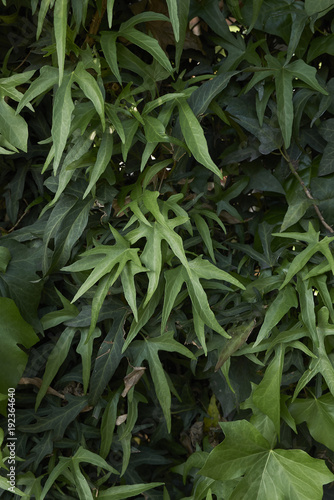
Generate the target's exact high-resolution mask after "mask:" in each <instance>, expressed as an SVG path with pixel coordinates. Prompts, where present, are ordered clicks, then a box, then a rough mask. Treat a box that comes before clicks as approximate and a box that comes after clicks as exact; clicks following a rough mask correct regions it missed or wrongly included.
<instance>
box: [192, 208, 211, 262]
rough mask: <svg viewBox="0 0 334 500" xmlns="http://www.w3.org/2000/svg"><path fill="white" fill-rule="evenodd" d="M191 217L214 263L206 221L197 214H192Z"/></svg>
mask: <svg viewBox="0 0 334 500" xmlns="http://www.w3.org/2000/svg"><path fill="white" fill-rule="evenodd" d="M192 218H193V220H194V222H195V225H196V227H197V231H198V232H199V234H200V235H201V237H202V240H203V242H204V244H205V246H206V248H207V250H208V252H209V255H210V257H211V259H212V261H213V262H214V263H216V259H215V255H214V251H213V244H212V238H211V234H210V229H209V228H208V225H207V223H206V222H205V220H204V219H203V217H201V216H200V215H199V214H194V215H193V216H192Z"/></svg>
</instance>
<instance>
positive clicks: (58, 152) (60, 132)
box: [51, 74, 74, 173]
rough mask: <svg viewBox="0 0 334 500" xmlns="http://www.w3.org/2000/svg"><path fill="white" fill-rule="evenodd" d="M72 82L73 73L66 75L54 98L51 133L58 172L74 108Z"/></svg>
mask: <svg viewBox="0 0 334 500" xmlns="http://www.w3.org/2000/svg"><path fill="white" fill-rule="evenodd" d="M72 83H73V74H70V75H66V76H65V77H64V78H63V79H62V83H61V85H60V87H59V88H58V89H57V91H56V95H55V98H54V105H53V115H52V129H51V134H52V139H53V144H54V148H55V149H54V162H53V169H54V172H55V173H56V172H57V169H58V166H59V163H60V160H61V156H62V154H63V152H64V149H65V146H66V142H67V138H68V136H69V132H70V128H71V119H72V111H73V109H74V104H73V101H72V92H71V87H72Z"/></svg>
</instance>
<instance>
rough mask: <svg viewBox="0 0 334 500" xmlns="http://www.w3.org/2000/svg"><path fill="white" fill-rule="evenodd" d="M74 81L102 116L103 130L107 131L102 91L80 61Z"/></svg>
mask: <svg viewBox="0 0 334 500" xmlns="http://www.w3.org/2000/svg"><path fill="white" fill-rule="evenodd" d="M73 78H74V80H75V81H76V82H77V83H78V85H79V87H80V88H81V90H82V92H83V93H84V95H85V96H86V97H87V99H89V100H90V101H91V102H92V103H93V105H94V107H95V109H96V112H97V114H98V115H99V116H100V119H101V123H102V128H103V130H104V129H105V117H104V99H103V96H102V93H101V90H100V88H99V86H98V84H97V81H96V80H95V78H94V77H93V76H92V75H91V74H90V73H88V71H86V70H85V68H84V65H83V63H82V62H81V61H80V62H79V63H78V64H77V67H76V68H75V71H74V74H73Z"/></svg>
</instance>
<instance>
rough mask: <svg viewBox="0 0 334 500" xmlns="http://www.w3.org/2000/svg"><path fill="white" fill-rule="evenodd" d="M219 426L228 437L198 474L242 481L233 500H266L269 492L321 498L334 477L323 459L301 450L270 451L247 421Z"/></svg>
mask: <svg viewBox="0 0 334 500" xmlns="http://www.w3.org/2000/svg"><path fill="white" fill-rule="evenodd" d="M220 425H221V427H222V429H223V431H224V433H225V436H226V437H225V439H224V441H223V442H222V443H221V444H220V445H218V446H216V447H215V448H214V450H213V451H212V452H211V453H210V455H209V457H208V459H207V461H206V463H205V465H204V467H203V468H202V469H201V470H200V471H199V473H200V474H202V475H204V476H207V477H210V478H213V479H216V480H220V481H227V480H230V479H234V478H240V481H239V482H238V483H237V486H236V488H235V489H234V490H233V493H232V494H231V496H230V500H242V499H245V500H246V498H247V499H248V500H267V499H268V492H269V491H270V497H271V498H277V499H283V498H291V497H294V498H298V499H300V500H321V499H322V497H323V489H322V485H323V484H327V483H329V482H331V481H332V480H333V478H334V475H333V474H332V473H331V472H330V471H329V470H328V468H327V466H326V464H325V462H324V461H323V460H318V459H314V458H312V457H310V456H309V455H308V454H307V453H305V452H304V451H302V450H280V449H276V450H271V449H270V446H269V443H268V441H267V440H266V439H264V437H263V436H262V435H261V434H260V432H259V431H258V430H257V429H256V428H255V427H254V426H253V425H252V424H250V423H249V422H247V421H245V420H239V421H235V422H224V423H221V424H220ZM242 476H243V477H242Z"/></svg>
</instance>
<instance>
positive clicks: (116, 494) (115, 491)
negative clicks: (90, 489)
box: [97, 483, 164, 500]
mask: <svg viewBox="0 0 334 500" xmlns="http://www.w3.org/2000/svg"><path fill="white" fill-rule="evenodd" d="M163 484H164V483H146V484H141V483H138V484H127V485H124V486H112V487H111V488H108V489H107V490H100V491H99V495H98V497H97V498H105V499H106V500H123V499H124V500H127V498H130V497H134V496H136V495H140V494H141V493H144V492H145V491H148V490H151V489H152V488H158V487H159V486H162V485H163Z"/></svg>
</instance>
